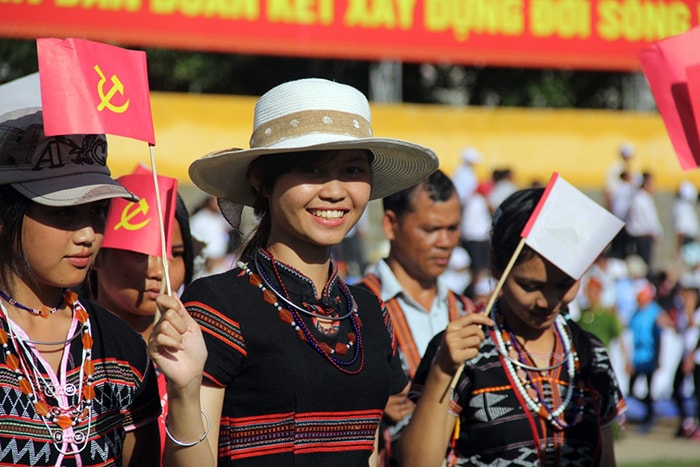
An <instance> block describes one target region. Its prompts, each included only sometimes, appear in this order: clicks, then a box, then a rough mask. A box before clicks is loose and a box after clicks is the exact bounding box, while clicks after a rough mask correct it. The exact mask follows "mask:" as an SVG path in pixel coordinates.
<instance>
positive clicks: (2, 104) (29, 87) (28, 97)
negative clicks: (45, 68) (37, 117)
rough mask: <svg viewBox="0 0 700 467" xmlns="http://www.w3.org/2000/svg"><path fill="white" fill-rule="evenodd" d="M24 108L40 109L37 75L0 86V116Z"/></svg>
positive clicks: (33, 74) (39, 90)
mask: <svg viewBox="0 0 700 467" xmlns="http://www.w3.org/2000/svg"><path fill="white" fill-rule="evenodd" d="M24 107H41V88H40V87H39V73H32V74H31V75H27V76H23V77H22V78H17V79H16V80H14V81H10V82H8V83H5V84H3V85H0V115H2V114H4V113H6V112H11V111H13V110H17V109H22V108H24Z"/></svg>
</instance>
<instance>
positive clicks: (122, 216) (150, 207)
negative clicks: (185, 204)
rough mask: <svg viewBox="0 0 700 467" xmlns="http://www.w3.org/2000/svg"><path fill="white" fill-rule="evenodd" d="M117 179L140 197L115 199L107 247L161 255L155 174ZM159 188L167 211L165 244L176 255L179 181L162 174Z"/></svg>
mask: <svg viewBox="0 0 700 467" xmlns="http://www.w3.org/2000/svg"><path fill="white" fill-rule="evenodd" d="M117 181H118V182H119V183H120V184H122V185H123V186H124V187H125V188H126V189H128V190H129V191H131V192H132V193H134V194H136V195H137V196H138V197H139V198H140V199H139V200H138V201H135V202H129V201H127V200H125V199H121V198H120V199H114V200H113V201H112V204H111V206H110V208H109V215H108V216H107V226H106V228H105V238H104V241H103V242H102V247H103V248H119V249H121V250H129V251H135V252H137V253H143V254H145V255H151V256H158V257H159V256H161V247H160V230H159V223H158V211H157V209H156V192H155V187H154V186H153V175H152V174H150V173H148V172H147V171H140V173H134V174H130V175H124V176H122V177H119V178H118V179H117ZM158 189H159V191H160V202H161V206H162V210H163V225H164V230H165V239H166V241H165V244H166V245H165V247H166V251H167V252H168V257H172V238H173V222H175V206H176V203H177V180H176V179H174V178H170V177H164V176H160V175H159V176H158Z"/></svg>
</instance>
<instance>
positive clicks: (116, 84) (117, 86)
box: [95, 65, 131, 114]
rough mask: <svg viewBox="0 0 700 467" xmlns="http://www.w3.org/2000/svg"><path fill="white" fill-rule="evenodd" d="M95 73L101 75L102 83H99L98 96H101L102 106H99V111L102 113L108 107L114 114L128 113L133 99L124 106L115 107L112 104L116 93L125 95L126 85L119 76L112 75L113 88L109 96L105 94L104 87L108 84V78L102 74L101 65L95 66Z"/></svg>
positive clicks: (108, 92)
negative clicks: (127, 110)
mask: <svg viewBox="0 0 700 467" xmlns="http://www.w3.org/2000/svg"><path fill="white" fill-rule="evenodd" d="M95 71H96V72H97V74H98V75H100V81H99V83H97V94H99V95H100V104H99V105H98V106H97V110H99V111H100V112H102V111H103V110H104V108H105V107H107V108H108V109H109V110H111V111H112V112H114V113H118V114H120V113H124V112H126V109H128V108H129V101H130V100H131V99H127V100H126V102H125V103H123V104H122V105H114V104H112V103H111V102H110V101H111V100H112V98H113V97H114V95H115V94H116V93H119V94H121V95H122V96H123V95H124V83H122V82H121V81H120V80H119V78H118V77H117V75H112V87H111V88H110V90H109V91H107V94H105V93H104V85H105V83H106V82H107V78H106V77H105V75H104V73H102V70H101V69H100V66H99V65H95Z"/></svg>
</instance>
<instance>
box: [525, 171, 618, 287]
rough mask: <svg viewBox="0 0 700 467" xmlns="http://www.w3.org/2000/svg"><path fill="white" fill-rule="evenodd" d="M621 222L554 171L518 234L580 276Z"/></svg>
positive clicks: (542, 253)
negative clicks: (540, 197) (520, 232)
mask: <svg viewBox="0 0 700 467" xmlns="http://www.w3.org/2000/svg"><path fill="white" fill-rule="evenodd" d="M624 225H625V223H624V222H622V221H621V220H620V219H618V218H617V217H615V216H614V215H613V214H611V213H610V212H608V211H607V210H606V209H605V208H603V207H602V206H600V205H599V204H598V203H596V202H595V201H593V200H592V199H590V198H589V197H587V196H586V195H584V194H583V193H581V192H580V191H579V190H577V189H576V188H575V187H574V186H573V185H571V184H570V183H569V182H567V181H566V180H564V179H563V178H561V177H560V176H559V174H558V173H556V172H555V173H554V174H553V175H552V178H551V180H550V181H549V184H548V185H547V188H546V189H545V192H544V194H543V195H542V199H540V201H539V203H538V204H537V207H536V208H535V211H534V212H533V213H532V215H531V216H530V219H529V220H528V222H527V224H526V225H525V228H524V229H523V231H522V234H521V236H522V237H523V238H524V239H525V244H526V245H528V246H529V247H530V248H532V249H533V250H535V251H536V252H537V253H539V254H540V255H542V256H543V257H544V258H546V259H547V260H549V261H550V262H551V263H553V264H554V265H555V266H556V267H558V268H559V269H561V270H562V271H564V272H565V273H566V274H568V275H569V276H571V277H573V278H574V279H580V278H581V276H582V275H583V273H584V272H586V270H587V269H588V268H589V267H590V265H591V264H593V261H595V259H596V258H597V257H598V256H599V255H600V253H601V252H602V251H603V249H604V248H605V247H606V245H607V244H608V243H610V241H611V240H612V239H613V238H614V237H615V235H617V233H618V232H619V231H620V229H622V227H623V226H624Z"/></svg>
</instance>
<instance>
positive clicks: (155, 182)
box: [148, 144, 172, 321]
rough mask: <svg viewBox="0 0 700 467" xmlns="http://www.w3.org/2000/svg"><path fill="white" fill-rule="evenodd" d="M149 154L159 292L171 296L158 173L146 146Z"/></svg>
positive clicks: (152, 154)
mask: <svg viewBox="0 0 700 467" xmlns="http://www.w3.org/2000/svg"><path fill="white" fill-rule="evenodd" d="M148 149H149V152H150V154H151V173H152V174H153V187H154V189H155V194H156V212H157V213H158V230H159V232H160V258H161V264H162V265H163V284H161V291H163V289H165V293H166V294H168V295H172V289H171V287H170V273H169V272H168V251H167V242H166V239H165V220H164V219H163V207H162V206H161V202H160V185H159V184H158V173H157V172H156V155H155V151H154V149H153V145H151V144H149V145H148ZM159 318H160V316H159V313H158V312H157V311H156V317H155V320H156V321H158V319H159Z"/></svg>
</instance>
